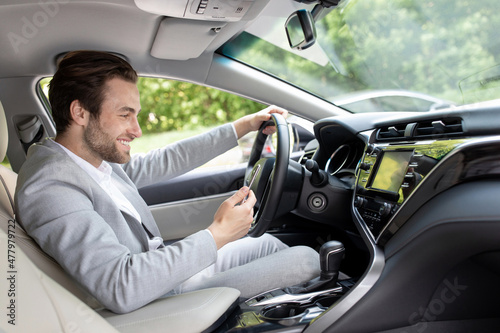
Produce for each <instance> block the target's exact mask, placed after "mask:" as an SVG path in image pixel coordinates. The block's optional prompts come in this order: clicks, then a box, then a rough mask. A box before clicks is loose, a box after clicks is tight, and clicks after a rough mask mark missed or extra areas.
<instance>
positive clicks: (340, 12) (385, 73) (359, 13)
mask: <svg viewBox="0 0 500 333" xmlns="http://www.w3.org/2000/svg"><path fill="white" fill-rule="evenodd" d="M300 8H307V9H309V10H311V9H312V6H305V5H303V4H299V3H297V2H294V1H289V0H274V1H271V2H270V4H269V5H268V7H266V12H265V13H264V15H262V16H261V17H259V18H258V19H257V20H256V21H255V22H253V23H252V25H250V26H249V27H248V28H247V29H246V31H245V32H243V33H242V34H240V35H239V36H238V37H237V38H235V39H234V40H232V41H230V42H229V43H226V44H225V45H224V47H223V48H222V53H223V54H225V55H226V56H229V57H232V58H235V59H237V60H239V61H241V62H244V63H247V64H248V65H251V66H254V67H257V68H259V69H261V70H264V71H266V72H269V73H270V74H273V75H275V76H277V77H279V78H281V79H282V80H285V81H288V82H290V83H292V84H294V85H296V86H298V87H300V88H302V89H304V90H307V91H309V92H311V93H313V94H315V95H317V96H319V97H321V98H324V99H325V100H328V101H330V102H332V103H334V104H336V105H338V106H341V107H343V108H345V109H347V110H349V111H351V112H372V111H430V110H433V109H440V108H444V107H450V106H453V105H463V104H470V103H476V102H482V101H489V100H493V99H497V98H499V97H500V89H499V86H500V56H499V51H500V42H499V41H498V38H496V37H495V36H496V34H497V31H500V1H498V0H482V1H470V0H351V1H342V2H341V3H340V4H339V6H338V7H337V8H335V9H333V10H330V11H329V13H327V14H326V15H325V16H324V17H323V18H321V19H319V20H318V21H317V22H316V28H317V41H316V43H315V44H314V45H313V46H312V47H310V48H308V49H306V50H303V51H295V50H291V49H290V48H289V46H288V42H287V37H286V33H285V31H284V24H285V21H286V19H287V17H288V16H289V15H290V14H291V13H292V12H294V11H295V10H297V9H300ZM496 17H498V19H496Z"/></svg>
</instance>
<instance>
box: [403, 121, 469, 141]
mask: <svg viewBox="0 0 500 333" xmlns="http://www.w3.org/2000/svg"><path fill="white" fill-rule="evenodd" d="M460 134H463V128H462V119H460V118H446V119H437V120H432V121H423V122H418V123H416V126H415V130H414V132H413V137H419V138H422V137H448V136H455V135H460Z"/></svg>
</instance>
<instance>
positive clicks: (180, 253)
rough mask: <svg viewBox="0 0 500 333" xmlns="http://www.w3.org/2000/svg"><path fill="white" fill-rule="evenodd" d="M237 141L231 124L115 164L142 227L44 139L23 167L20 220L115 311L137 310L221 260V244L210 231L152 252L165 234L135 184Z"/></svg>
mask: <svg viewBox="0 0 500 333" xmlns="http://www.w3.org/2000/svg"><path fill="white" fill-rule="evenodd" d="M236 144H237V140H236V137H235V134H234V131H233V128H232V126H231V125H230V124H228V125H224V126H221V127H218V128H216V129H214V130H212V131H210V132H208V133H205V134H202V135H199V136H196V137H194V138H190V139H187V140H183V141H180V142H178V143H176V144H173V145H169V146H166V147H165V148H162V149H157V150H154V151H152V152H150V153H148V154H143V155H134V156H133V157H132V159H131V161H130V162H129V163H127V164H125V165H118V164H111V166H112V168H113V174H112V177H113V178H114V180H115V181H114V183H115V184H118V186H119V189H120V190H121V191H122V193H123V194H124V195H125V196H126V197H127V199H128V200H129V201H130V202H131V203H132V204H133V205H134V207H135V208H136V209H137V211H138V212H139V214H140V216H141V219H142V223H143V225H144V227H143V226H141V225H140V223H139V221H137V220H136V219H135V218H134V217H132V216H131V215H128V214H126V213H123V212H122V211H120V210H119V209H118V207H117V206H116V205H115V203H114V202H113V201H112V199H111V198H110V197H109V196H108V195H107V194H106V192H104V190H103V189H102V188H101V187H100V186H99V184H97V183H96V182H95V181H94V180H93V179H92V178H91V177H90V176H89V175H88V174H87V173H86V172H85V171H84V170H83V169H81V168H80V167H79V166H78V165H77V164H75V163H74V162H73V160H72V159H71V158H70V157H69V156H68V155H67V154H66V153H65V152H64V151H63V150H62V148H61V147H59V146H58V145H57V144H56V143H54V142H53V141H52V140H45V141H44V142H42V143H40V144H36V145H33V146H32V147H31V148H30V149H29V152H28V158H27V161H26V162H25V163H24V165H23V166H22V168H21V170H20V172H19V177H18V183H17V188H16V198H15V202H16V213H17V218H18V219H19V220H20V222H21V223H22V225H23V226H24V227H25V228H26V231H27V232H28V234H29V235H31V236H32V237H33V238H34V239H35V241H36V242H37V243H38V244H39V245H40V247H41V248H42V249H43V250H44V251H45V252H46V253H48V254H49V255H50V256H52V257H53V258H54V259H55V260H56V261H57V262H58V263H59V264H60V265H61V266H62V267H63V268H64V269H65V270H66V271H67V272H68V273H69V274H70V275H71V276H73V277H74V278H75V279H76V280H77V281H78V282H79V283H80V284H81V285H82V286H83V287H84V288H85V289H86V290H87V291H88V292H89V293H90V294H92V295H93V296H94V297H95V298H96V299H97V300H98V301H100V302H101V303H102V304H103V305H104V306H105V307H106V308H108V309H110V310H112V311H114V312H117V313H123V312H129V311H132V310H134V309H137V308H139V307H141V306H143V305H145V304H147V303H149V302H151V301H153V300H155V299H156V298H158V297H160V296H162V295H164V294H166V293H167V292H169V291H170V290H172V289H173V288H175V287H176V286H177V285H179V284H180V283H182V282H183V281H184V280H186V279H188V278H189V277H191V276H192V275H194V274H196V273H197V272H199V271H200V270H202V269H204V268H206V267H207V266H209V265H211V264H212V263H214V262H215V260H216V258H217V248H216V245H215V242H214V240H213V238H212V237H211V236H210V234H209V233H208V232H207V231H200V232H197V233H195V234H193V235H191V236H189V237H187V238H185V239H184V240H182V241H179V242H177V243H175V244H173V245H170V246H167V247H161V248H160V249H158V250H155V251H148V250H147V249H148V235H147V232H149V233H150V234H151V235H153V236H160V237H161V235H160V233H159V230H158V227H157V225H156V222H155V221H154V219H153V216H152V215H151V213H150V211H149V208H148V206H147V204H146V203H145V202H144V200H143V199H142V198H141V197H140V195H139V193H138V191H137V188H138V187H142V186H145V185H149V184H152V183H154V182H157V181H160V180H166V179H169V178H172V177H175V176H177V175H180V174H182V173H185V172H187V171H189V170H191V169H194V168H195V167H197V166H199V165H202V164H204V163H205V162H207V161H209V160H210V159H211V158H213V157H215V156H217V155H219V154H221V153H223V152H225V151H226V150H228V149H230V148H232V147H234V146H235V145H236ZM211 218H212V216H207V219H211ZM146 229H147V231H146Z"/></svg>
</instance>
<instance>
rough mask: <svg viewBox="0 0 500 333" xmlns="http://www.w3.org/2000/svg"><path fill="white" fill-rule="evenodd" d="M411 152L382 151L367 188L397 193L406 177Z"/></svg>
mask: <svg viewBox="0 0 500 333" xmlns="http://www.w3.org/2000/svg"><path fill="white" fill-rule="evenodd" d="M412 155H413V150H405V151H384V152H383V153H382V156H379V159H380V160H379V161H377V167H376V171H375V173H374V174H372V178H371V179H370V182H369V184H368V187H370V188H373V189H377V190H382V191H390V192H396V193H397V192H398V191H399V188H400V187H401V184H402V183H403V179H404V177H405V175H406V172H407V168H408V163H409V161H410V158H411V157H412Z"/></svg>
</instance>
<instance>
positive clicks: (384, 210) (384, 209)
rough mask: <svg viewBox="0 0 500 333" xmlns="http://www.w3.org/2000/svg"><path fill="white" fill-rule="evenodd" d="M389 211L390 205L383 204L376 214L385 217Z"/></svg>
mask: <svg viewBox="0 0 500 333" xmlns="http://www.w3.org/2000/svg"><path fill="white" fill-rule="evenodd" d="M391 210H392V205H391V204H390V203H387V202H384V203H383V204H382V205H381V206H380V208H379V210H378V213H379V215H380V216H387V215H389V214H390V213H391Z"/></svg>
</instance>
